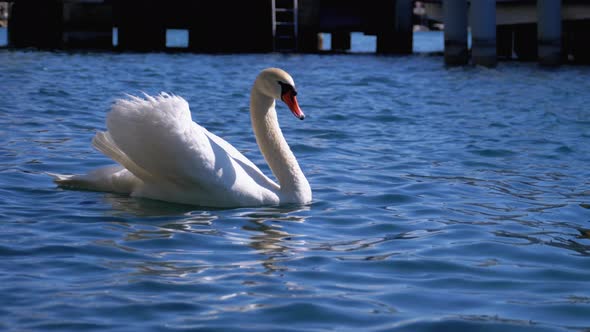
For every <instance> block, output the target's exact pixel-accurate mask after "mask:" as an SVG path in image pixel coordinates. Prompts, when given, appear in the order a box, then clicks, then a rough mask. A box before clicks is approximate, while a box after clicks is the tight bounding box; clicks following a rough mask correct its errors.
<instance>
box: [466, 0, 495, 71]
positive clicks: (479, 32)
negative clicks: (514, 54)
mask: <svg viewBox="0 0 590 332" xmlns="http://www.w3.org/2000/svg"><path fill="white" fill-rule="evenodd" d="M469 14H470V25H471V58H472V59H471V60H472V62H473V64H474V65H482V66H486V67H494V66H496V64H497V63H498V59H497V55H496V0H476V1H471V9H470V13H469Z"/></svg>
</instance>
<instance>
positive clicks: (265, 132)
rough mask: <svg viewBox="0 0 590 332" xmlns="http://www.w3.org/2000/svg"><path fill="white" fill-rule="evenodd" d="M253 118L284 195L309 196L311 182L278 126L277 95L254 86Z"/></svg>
mask: <svg viewBox="0 0 590 332" xmlns="http://www.w3.org/2000/svg"><path fill="white" fill-rule="evenodd" d="M250 118H251V120H252V128H253V129H254V134H255V135H256V142H257V143H258V147H259V148H260V152H262V155H263V156H264V159H265V160H266V162H267V163H268V166H269V167H270V169H271V170H272V173H273V174H274V176H275V177H276V178H277V180H278V181H279V184H280V187H281V189H280V190H281V195H282V196H283V197H284V198H285V200H287V201H291V202H301V201H305V200H307V199H308V198H310V197H311V189H310V186H309V183H308V182H307V179H306V178H305V175H304V174H303V172H302V171H301V168H300V167H299V163H297V159H296V158H295V155H293V152H291V149H290V148H289V145H288V144H287V141H286V140H285V138H284V137H283V132H282V131H281V128H280V127H279V121H278V119H277V112H276V110H275V101H274V99H273V98H270V97H268V96H265V95H263V94H262V93H260V92H258V91H256V89H252V94H251V97H250Z"/></svg>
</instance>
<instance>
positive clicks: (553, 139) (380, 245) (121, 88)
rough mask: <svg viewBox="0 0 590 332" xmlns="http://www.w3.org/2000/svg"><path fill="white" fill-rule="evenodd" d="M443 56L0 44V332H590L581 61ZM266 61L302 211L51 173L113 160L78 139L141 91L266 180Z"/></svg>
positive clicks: (587, 98) (586, 129)
mask: <svg viewBox="0 0 590 332" xmlns="http://www.w3.org/2000/svg"><path fill="white" fill-rule="evenodd" d="M426 39H428V38H426ZM439 41H440V40H437V41H436V42H435V43H438V42H439ZM415 47H423V48H426V49H428V48H435V47H437V46H436V45H434V44H428V45H415ZM442 62H443V61H442V58H441V57H440V56H431V55H412V56H375V55H373V54H347V55H281V54H257V55H202V54H189V53H182V54H165V53H149V54H142V53H137V54H134V53H129V54H115V53H100V52H55V53H51V52H38V51H14V50H0V82H1V84H2V85H1V88H0V220H1V222H0V330H3V331H198V330H206V331H502V332H505V331H576V332H577V331H586V330H588V329H590V287H589V285H590V282H589V281H590V167H589V165H590V144H589V143H590V110H589V109H588V107H589V106H588V105H590V93H589V91H590V80H588V77H590V76H589V75H590V68H589V67H574V66H562V67H560V68H558V69H553V70H547V69H542V68H540V67H538V65H537V64H536V63H516V62H501V63H499V65H498V67H497V68H495V69H486V68H480V67H463V68H452V69H445V67H444V66H443V65H442ZM268 66H278V67H282V68H284V69H286V70H287V71H289V72H290V73H291V74H292V76H293V77H294V79H295V82H296V84H297V86H298V90H299V95H298V98H299V102H300V104H301V107H302V109H303V110H304V111H305V113H306V115H307V118H306V119H305V121H299V120H297V119H295V118H294V117H293V116H292V115H291V114H290V112H289V111H288V110H287V109H286V107H283V106H279V113H280V114H279V120H280V122H281V125H282V127H283V132H284V134H285V136H286V138H287V140H288V142H289V143H290V145H291V147H292V149H293V151H294V153H295V154H296V156H297V158H298V160H299V162H300V164H301V166H302V169H303V171H304V172H305V173H306V175H307V177H308V179H309V181H310V184H311V186H312V190H313V193H314V201H313V203H312V204H310V205H308V206H286V207H264V208H242V209H222V210H220V209H207V208H200V207H196V206H183V205H175V204H168V203H162V202H157V201H150V200H142V199H135V198H129V197H126V196H121V195H117V194H109V193H98V192H90V191H73V190H63V189H59V188H56V186H55V185H54V184H53V183H52V182H51V180H50V178H49V177H48V176H46V175H45V174H44V173H45V172H60V173H82V172H85V171H88V170H90V169H92V168H94V167H98V166H102V165H109V164H111V161H110V160H109V159H108V158H107V157H104V156H103V155H101V154H100V153H99V152H97V151H96V150H94V149H93V148H92V147H91V145H90V141H91V138H92V136H93V135H94V133H95V132H96V131H97V130H104V129H105V124H104V118H105V114H106V112H107V111H108V109H109V106H110V105H111V103H112V102H113V100H114V99H115V98H117V97H122V96H123V95H124V94H125V93H138V92H140V91H145V92H147V93H157V92H160V91H168V92H172V93H175V94H179V95H181V96H184V97H185V98H186V99H187V100H188V101H189V103H190V105H191V109H192V112H193V118H194V119H195V120H196V121H198V122H199V123H201V124H202V125H204V126H205V127H207V128H208V129H209V130H211V131H213V132H215V133H217V134H218V135H220V136H222V137H224V138H225V139H226V140H228V141H229V142H230V143H232V144H234V145H235V146H236V147H237V148H238V149H240V150H241V151H242V152H243V153H244V154H245V155H246V156H248V157H249V158H251V159H252V160H253V161H254V162H255V163H256V164H257V165H260V167H261V169H262V170H263V171H265V172H268V173H267V174H270V173H269V170H268V167H267V166H266V165H265V164H264V160H263V158H262V157H261V155H260V153H259V152H258V149H257V147H256V143H255V140H254V137H253V136H252V131H251V129H250V123H249V116H248V114H247V112H248V96H249V88H250V86H251V84H252V81H253V79H254V77H255V76H256V74H257V73H258V71H259V70H261V69H262V68H264V67H268Z"/></svg>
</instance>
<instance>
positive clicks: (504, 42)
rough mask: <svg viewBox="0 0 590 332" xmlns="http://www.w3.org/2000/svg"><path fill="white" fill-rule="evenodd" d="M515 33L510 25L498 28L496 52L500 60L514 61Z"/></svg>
mask: <svg viewBox="0 0 590 332" xmlns="http://www.w3.org/2000/svg"><path fill="white" fill-rule="evenodd" d="M513 43H514V31H513V27H512V26H510V25H498V26H497V27H496V52H497V55H498V58H504V59H512V52H513Z"/></svg>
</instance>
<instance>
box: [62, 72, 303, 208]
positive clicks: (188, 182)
mask: <svg viewBox="0 0 590 332" xmlns="http://www.w3.org/2000/svg"><path fill="white" fill-rule="evenodd" d="M294 87H295V85H294V82H293V79H292V78H291V76H290V75H289V74H287V73H286V72H285V71H283V70H281V69H277V68H268V69H265V70H263V71H262V72H261V73H260V74H259V75H258V77H257V78H256V80H255V82H254V85H253V87H252V90H251V94H250V117H251V121H252V128H253V130H254V134H255V136H256V141H257V143H258V146H259V148H260V151H261V152H262V154H263V156H264V158H265V160H266V162H267V163H268V165H269V167H270V168H271V170H272V172H273V174H274V175H275V177H276V178H277V180H278V182H279V184H277V183H275V182H274V181H273V180H271V179H270V178H268V177H267V176H266V175H264V174H263V173H262V172H261V171H260V169H259V168H258V167H256V165H254V164H253V163H252V162H251V161H250V160H248V159H247V158H246V157H245V156H244V155H243V154H242V153H240V152H239V151H238V150H237V149H236V148H234V147H233V146H232V145H231V144H229V143H228V142H226V141H225V140H223V139H222V138H220V137H218V136H216V135H214V134H212V133H211V132H209V131H208V130H207V129H205V128H203V127H202V126H200V125H198V124H197V123H195V122H193V120H192V119H191V113H190V110H189V106H188V103H187V102H186V101H185V100H184V99H183V98H181V97H178V96H173V95H168V94H164V93H163V94H160V95H159V96H154V97H151V96H145V98H138V97H129V98H128V99H120V100H117V101H116V102H115V103H114V105H113V107H112V110H111V111H110V112H109V114H108V116H107V129H108V131H106V132H99V133H97V134H96V136H95V137H94V139H93V141H92V143H93V145H94V146H95V147H96V148H97V149H98V150H100V151H101V152H102V153H104V154H105V155H107V156H109V157H110V158H112V159H113V160H114V161H116V162H118V163H119V165H117V166H111V167H105V168H100V169H97V170H94V171H92V172H90V173H88V174H85V175H54V177H55V182H56V183H57V184H58V185H60V186H63V187H70V188H81V189H89V190H98V191H110V192H117V193H124V194H130V195H132V196H137V197H146V198H151V199H157V200H163V201H169V202H177V203H184V204H193V205H201V206H211V207H238V206H260V205H276V204H284V203H300V204H304V203H308V202H310V201H311V198H312V195H311V188H310V186H309V183H308V181H307V179H306V178H305V175H304V174H303V172H302V171H301V168H300V167H299V164H298V163H297V160H296V159H295V156H294V155H293V153H292V152H291V149H290V148H289V145H288V144H287V142H286V140H285V139H284V137H283V134H282V132H281V129H280V127H279V123H278V119H277V114H276V110H275V99H280V100H283V101H284V102H285V103H286V104H287V105H288V106H289V108H290V109H291V111H292V112H293V114H294V115H295V116H296V117H298V118H300V119H303V118H304V115H303V112H302V111H301V109H300V108H299V105H298V103H297V99H296V98H295V95H296V94H297V93H296V92H295V88H294Z"/></svg>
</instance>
